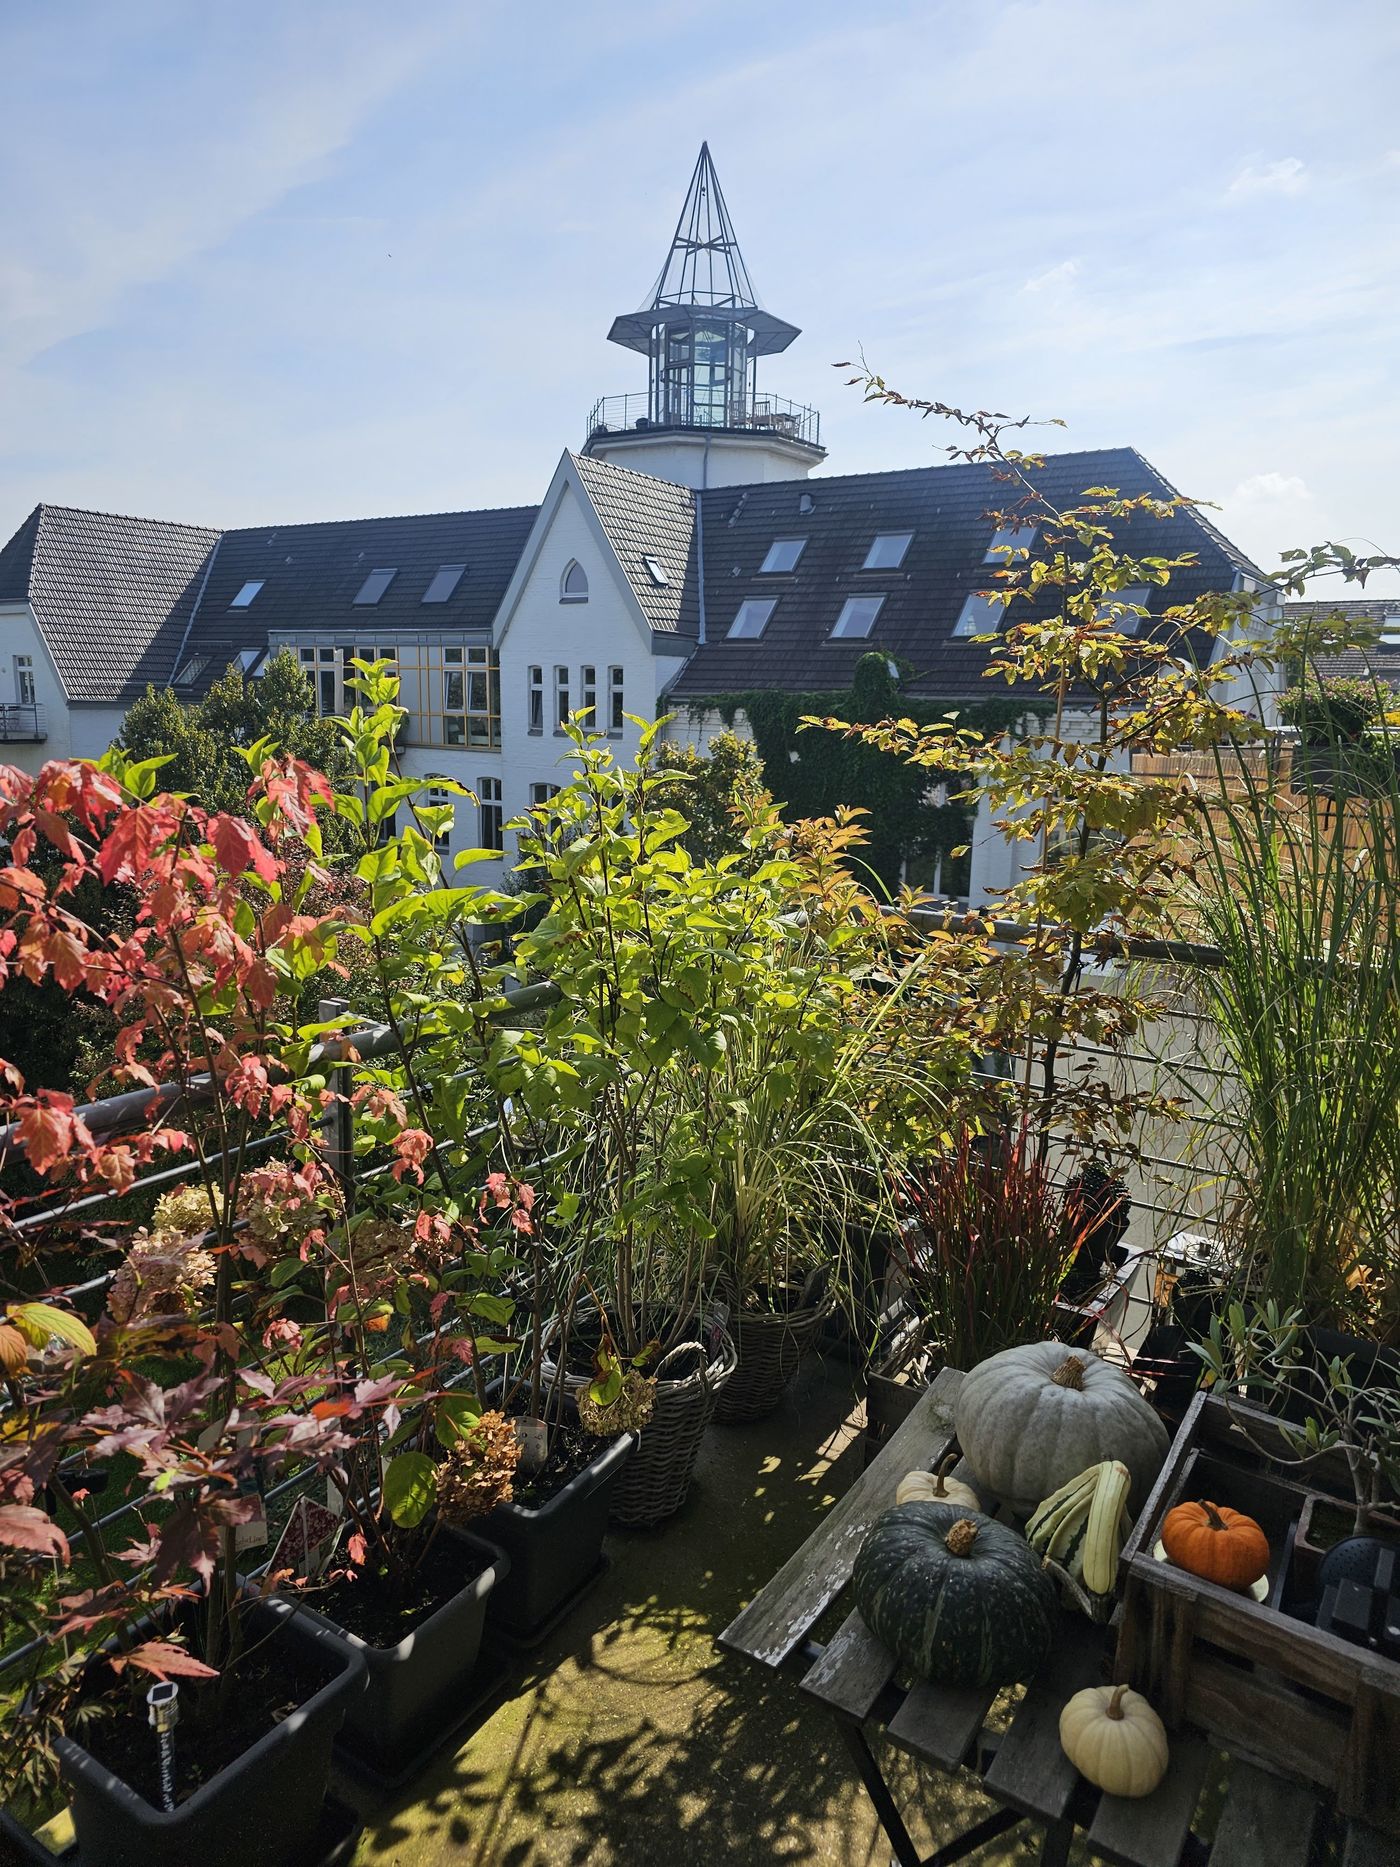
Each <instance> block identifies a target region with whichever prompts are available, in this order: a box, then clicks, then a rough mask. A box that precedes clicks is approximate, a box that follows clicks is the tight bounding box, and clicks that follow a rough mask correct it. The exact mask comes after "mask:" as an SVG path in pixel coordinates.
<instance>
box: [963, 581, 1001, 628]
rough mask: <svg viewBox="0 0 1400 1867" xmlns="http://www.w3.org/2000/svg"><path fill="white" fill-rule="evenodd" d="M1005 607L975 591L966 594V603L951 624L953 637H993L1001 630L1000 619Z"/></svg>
mask: <svg viewBox="0 0 1400 1867" xmlns="http://www.w3.org/2000/svg"><path fill="white" fill-rule="evenodd" d="M1004 609H1005V606H1004V605H1003V604H1001V603H997V602H994V601H993V600H992V598H991V597H989V596H983V595H981V594H980V592H978V591H976V590H970V591H969V592H968V596H967V601H966V602H965V603H964V604H963V606H962V611H961V613H960V614H959V616H958V619H957V621H956V622H955V623H954V624H953V634H954V635H995V634H996V632H997V631H998V630H999V629H1000V628H1001V619H1002V615H1003V613H1004Z"/></svg>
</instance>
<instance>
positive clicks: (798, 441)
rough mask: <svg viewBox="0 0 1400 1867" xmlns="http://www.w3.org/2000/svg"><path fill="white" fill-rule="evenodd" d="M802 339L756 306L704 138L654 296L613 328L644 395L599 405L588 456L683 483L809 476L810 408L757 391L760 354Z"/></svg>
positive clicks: (815, 453)
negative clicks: (644, 383) (643, 366)
mask: <svg viewBox="0 0 1400 1867" xmlns="http://www.w3.org/2000/svg"><path fill="white" fill-rule="evenodd" d="M798 335H799V332H798V329H797V326H796V325H795V324H786V323H784V321H783V320H782V319H781V318H775V317H774V316H773V314H772V312H771V311H765V310H764V309H763V307H762V306H761V305H760V304H759V302H758V296H757V294H756V293H755V291H754V289H753V285H752V283H751V282H750V279H749V272H748V267H747V266H746V265H745V264H744V256H743V254H742V253H741V252H740V251H739V242H738V240H737V239H736V238H735V235H734V227H733V224H732V222H731V221H730V218H729V209H728V208H727V207H726V206H725V203H724V195H723V194H722V193H721V191H720V185H719V177H718V176H717V175H716V174H715V165H714V162H713V160H712V159H711V156H710V146H709V144H708V143H702V144H701V146H700V159H699V161H698V162H697V163H696V164H695V173H694V174H693V175H692V176H691V178H690V186H689V188H688V189H687V190H686V196H685V205H684V206H683V207H682V209H681V215H680V219H679V220H678V221H677V223H676V231H675V236H674V238H673V239H672V241H671V250H670V252H669V253H668V254H667V255H666V263H665V265H664V266H663V267H662V268H661V276H660V278H659V279H658V280H657V281H656V287H655V290H654V291H653V292H652V294H651V296H650V298H649V299H648V300H647V302H646V304H644V305H643V306H642V308H641V309H640V310H639V311H633V312H628V313H626V314H624V315H623V316H622V317H619V318H615V319H614V320H613V326H612V329H611V330H610V331H609V332H608V341H609V342H610V343H614V344H621V345H623V346H624V347H625V348H626V349H628V350H639V351H641V352H642V354H643V355H644V356H645V357H646V358H647V363H648V387H647V392H646V394H645V395H641V394H634V395H620V396H604V397H603V398H602V399H601V400H600V401H599V402H597V403H596V404H595V405H594V409H593V413H592V415H591V416H590V417H589V423H588V439H587V441H586V442H585V443H584V452H585V453H588V454H595V455H597V456H598V457H599V458H600V459H602V460H610V461H612V462H614V463H615V464H616V465H618V466H624V467H634V468H636V469H637V470H638V471H639V472H642V473H652V474H656V475H657V476H658V477H659V478H661V479H666V480H676V481H679V482H680V483H681V484H682V485H684V486H733V485H737V484H740V483H743V482H745V481H752V480H792V479H798V478H800V477H801V476H802V475H803V474H806V473H810V471H811V470H812V468H813V467H815V466H816V465H817V464H818V462H820V461H822V460H824V459H825V458H826V455H825V450H824V449H823V448H822V445H821V440H820V417H819V416H818V415H817V412H816V410H815V409H811V408H803V407H802V406H801V405H800V404H798V403H795V402H788V401H785V400H784V399H783V398H781V397H779V396H773V395H768V394H767V393H764V394H760V393H759V391H758V386H757V370H758V359H759V357H762V356H773V355H775V354H776V353H777V352H778V351H780V350H786V349H787V347H788V345H789V344H790V343H791V342H792V340H793V338H794V337H796V336H798Z"/></svg>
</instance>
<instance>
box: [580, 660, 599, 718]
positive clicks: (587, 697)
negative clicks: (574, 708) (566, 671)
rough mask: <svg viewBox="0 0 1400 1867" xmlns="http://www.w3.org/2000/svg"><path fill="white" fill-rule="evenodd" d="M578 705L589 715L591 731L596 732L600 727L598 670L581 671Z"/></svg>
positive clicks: (583, 669)
mask: <svg viewBox="0 0 1400 1867" xmlns="http://www.w3.org/2000/svg"><path fill="white" fill-rule="evenodd" d="M578 703H579V705H580V706H581V707H582V708H583V710H584V712H585V713H587V715H588V729H589V731H590V732H593V731H596V729H597V726H598V670H597V669H596V668H580V669H579V671H578Z"/></svg>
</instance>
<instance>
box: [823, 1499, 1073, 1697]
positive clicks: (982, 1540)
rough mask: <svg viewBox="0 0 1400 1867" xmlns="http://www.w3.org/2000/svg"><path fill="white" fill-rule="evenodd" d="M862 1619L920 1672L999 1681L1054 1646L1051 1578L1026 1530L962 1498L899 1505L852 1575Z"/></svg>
mask: <svg viewBox="0 0 1400 1867" xmlns="http://www.w3.org/2000/svg"><path fill="white" fill-rule="evenodd" d="M852 1581H853V1583H854V1587H855V1597H856V1606H857V1607H858V1608H859V1609H860V1612H861V1615H862V1617H863V1618H864V1620H865V1624H866V1626H867V1627H868V1628H869V1629H870V1631H871V1632H872V1633H873V1634H875V1635H876V1636H877V1637H878V1638H879V1639H880V1640H883V1641H884V1643H885V1645H886V1646H887V1647H888V1648H889V1649H890V1651H891V1652H892V1653H894V1654H896V1655H897V1656H898V1658H899V1659H900V1660H902V1661H903V1662H904V1664H905V1665H907V1666H908V1667H909V1668H910V1670H911V1671H913V1672H914V1673H916V1674H917V1675H918V1676H919V1678H921V1679H932V1680H936V1681H937V1682H938V1683H939V1684H940V1685H974V1686H1003V1685H1012V1684H1014V1683H1015V1682H1016V1681H1018V1680H1026V1679H1031V1678H1033V1677H1034V1675H1035V1674H1036V1673H1037V1672H1038V1671H1039V1669H1040V1667H1041V1666H1042V1665H1043V1664H1044V1661H1045V1658H1046V1655H1047V1654H1048V1653H1049V1651H1050V1640H1051V1635H1052V1633H1053V1630H1054V1625H1055V1616H1056V1612H1057V1602H1056V1595H1055V1587H1054V1584H1053V1583H1052V1582H1051V1580H1050V1578H1049V1576H1048V1575H1046V1573H1045V1571H1044V1570H1043V1569H1042V1568H1041V1566H1040V1562H1039V1560H1038V1558H1037V1557H1036V1556H1034V1555H1033V1554H1032V1552H1031V1550H1030V1548H1029V1546H1028V1545H1027V1543H1026V1542H1025V1540H1024V1538H1022V1537H1019V1536H1017V1534H1016V1532H1015V1531H1014V1530H1008V1529H1007V1527H1006V1525H1005V1524H1001V1523H995V1522H994V1521H993V1520H992V1519H991V1518H990V1517H985V1516H983V1515H982V1513H981V1512H980V1511H974V1510H968V1509H967V1508H966V1507H965V1506H964V1505H961V1504H930V1503H922V1502H920V1503H913V1504H898V1505H896V1506H895V1508H894V1509H893V1510H887V1511H886V1512H885V1513H884V1515H883V1516H881V1517H879V1518H877V1519H876V1521H875V1524H874V1526H873V1527H872V1529H871V1531H870V1533H869V1535H868V1536H867V1537H866V1539H865V1541H864V1543H862V1544H861V1547H860V1554H859V1555H858V1556H857V1557H856V1563H855V1572H854V1575H853V1577H852Z"/></svg>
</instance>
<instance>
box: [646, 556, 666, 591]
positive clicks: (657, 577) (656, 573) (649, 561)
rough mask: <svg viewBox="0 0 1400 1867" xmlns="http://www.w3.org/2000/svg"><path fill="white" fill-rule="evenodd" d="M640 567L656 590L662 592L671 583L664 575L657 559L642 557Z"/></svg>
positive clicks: (661, 565)
mask: <svg viewBox="0 0 1400 1867" xmlns="http://www.w3.org/2000/svg"><path fill="white" fill-rule="evenodd" d="M642 565H643V568H644V569H645V571H646V574H647V576H648V577H650V578H651V580H652V582H653V583H654V584H656V585H657V587H658V588H660V589H663V590H664V589H665V588H666V586H667V585H668V584H669V583H670V581H671V579H670V578H669V577H668V576H667V575H666V568H665V566H664V565H663V564H662V563H660V562H659V560H658V559H656V558H653V557H644V558H643V559H642Z"/></svg>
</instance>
